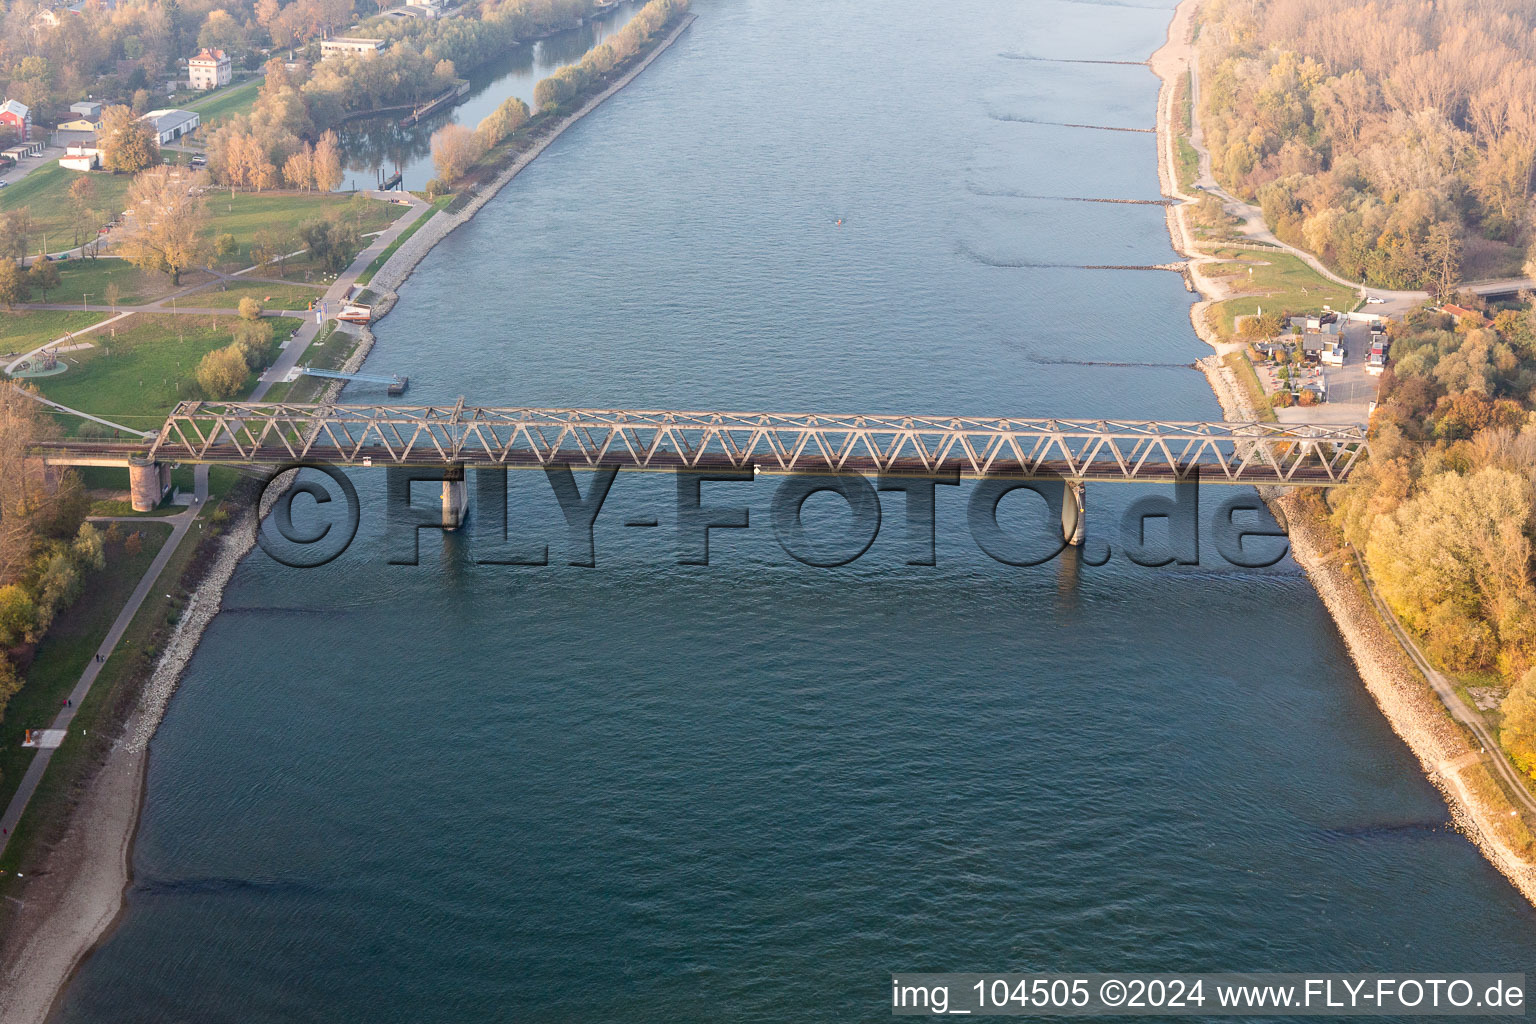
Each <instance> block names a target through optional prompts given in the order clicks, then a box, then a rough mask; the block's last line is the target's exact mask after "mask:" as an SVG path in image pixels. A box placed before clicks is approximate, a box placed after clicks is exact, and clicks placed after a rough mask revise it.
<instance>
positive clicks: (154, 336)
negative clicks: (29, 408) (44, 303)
mask: <svg viewBox="0 0 1536 1024" xmlns="http://www.w3.org/2000/svg"><path fill="white" fill-rule="evenodd" d="M234 322H235V318H234V317H233V316H230V315H221V316H211V315H210V316H189V315H181V316H171V315H169V314H155V313H135V314H134V315H133V316H132V317H130V318H128V319H127V320H123V321H120V322H119V324H117V325H115V326H116V328H117V336H116V337H115V338H114V337H97V338H95V339H93V340H94V341H95V342H96V347H95V348H93V349H91V350H89V351H85V352H73V353H70V354H69V355H68V356H66V357H65V358H66V360H67V361H68V362H69V363H70V364H71V365H70V368H69V370H68V371H66V372H64V373H61V374H59V375H57V376H54V377H39V378H37V380H36V383H37V385H38V387H39V388H40V389H41V391H42V392H43V394H44V395H46V396H47V397H48V398H51V399H53V400H54V401H55V402H59V403H60V404H62V405H67V406H69V407H70V408H72V409H79V410H81V411H82V412H89V413H94V414H95V415H97V416H101V417H104V418H106V419H109V420H113V421H116V422H118V423H122V424H123V425H124V426H128V427H134V428H136V429H140V430H153V429H155V428H157V427H158V426H160V425H161V424H162V423H164V422H165V417H166V415H167V414H168V413H169V412H170V411H171V408H172V407H173V406H175V404H176V403H177V402H178V401H181V400H183V399H192V398H199V397H201V393H200V392H199V390H198V387H197V377H196V374H197V364H198V363H199V362H200V361H201V360H202V358H203V356H205V355H207V354H208V353H209V352H212V351H213V350H214V349H216V348H222V347H224V346H225V345H228V344H229V343H230V341H231V334H230V329H231V327H232V326H233V324H234ZM267 322H268V323H270V324H271V325H272V330H273V332H274V333H275V334H276V336H277V337H279V338H282V337H286V336H287V335H288V333H289V332H291V331H292V330H293V329H294V328H295V327H297V326H298V325H299V321H298V320H296V319H293V318H291V317H273V318H269V320H268V321H267ZM254 383H255V381H254V377H253V378H252V379H251V380H250V381H249V382H248V387H249V386H254Z"/></svg>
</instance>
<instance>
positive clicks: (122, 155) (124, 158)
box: [96, 106, 160, 174]
mask: <svg viewBox="0 0 1536 1024" xmlns="http://www.w3.org/2000/svg"><path fill="white" fill-rule="evenodd" d="M96 144H97V146H98V147H99V148H100V149H101V166H102V167H103V168H104V169H105V170H108V171H112V172H113V173H114V174H117V173H128V174H132V173H134V172H135V171H142V170H143V169H144V168H146V167H150V166H152V165H154V164H156V163H159V162H160V140H159V139H158V138H156V137H155V133H154V131H153V129H151V128H150V126H149V125H148V124H145V123H144V122H143V121H140V120H138V119H137V118H136V117H134V114H133V111H132V110H130V109H129V108H127V107H124V106H115V107H108V108H107V109H106V110H103V111H102V112H101V129H100V130H99V131H98V132H97V133H96Z"/></svg>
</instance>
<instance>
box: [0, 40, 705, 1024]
mask: <svg viewBox="0 0 1536 1024" xmlns="http://www.w3.org/2000/svg"><path fill="white" fill-rule="evenodd" d="M695 17H696V16H695V15H692V14H689V15H686V16H685V17H683V18H682V19H680V20H679V22H678V24H677V25H675V26H673V28H672V29H671V30H670V31H668V32H667V34H666V35H664V36H663V37H661V38H660V39H659V40H657V41H656V43H655V44H653V46H652V47H651V49H650V51H649V52H648V53H647V54H646V55H645V56H644V57H643V58H642V59H640V60H639V61H637V62H636V63H635V65H634V66H633V67H631V68H629V69H628V70H627V71H625V72H624V73H623V74H622V75H620V76H619V77H618V78H617V79H615V80H614V81H613V82H612V83H610V84H609V85H608V86H607V87H606V88H604V89H603V90H602V91H601V92H599V93H597V94H596V95H594V96H592V97H591V98H590V99H588V100H587V101H586V102H585V103H583V104H582V105H581V106H580V107H579V108H577V109H576V110H573V111H572V112H571V113H569V114H568V115H565V116H564V117H562V118H560V120H559V121H558V123H556V124H555V125H553V126H551V127H550V128H549V129H548V130H547V131H546V133H545V134H544V135H543V136H542V137H541V138H540V139H539V140H538V141H537V142H536V143H535V144H534V145H532V146H531V147H530V148H529V149H527V150H526V151H524V152H522V153H520V154H519V155H518V156H517V158H516V159H515V160H514V161H513V162H512V163H511V164H509V165H508V166H507V167H506V168H505V169H503V170H502V171H500V172H499V173H498V174H497V175H496V176H495V177H494V178H493V179H492V180H491V181H490V182H489V183H487V184H486V185H484V186H482V187H481V188H480V189H479V191H478V192H477V193H476V194H475V195H474V196H473V197H472V198H471V199H470V200H469V201H468V202H467V203H465V205H464V206H463V208H462V209H460V210H458V211H456V212H452V213H450V212H448V211H444V212H442V213H440V214H438V215H437V216H435V217H432V218H431V220H430V221H428V222H426V223H425V224H424V225H423V227H421V228H420V229H419V230H417V231H416V232H415V233H414V234H412V235H411V236H410V238H408V239H407V240H406V241H405V242H404V243H403V244H401V245H400V246H399V248H397V249H396V250H395V251H394V253H393V254H392V255H391V256H390V257H389V259H388V260H387V261H386V262H385V263H384V265H383V266H381V267H380V268H379V269H378V270H377V271H376V272H375V273H374V275H373V278H372V281H371V282H370V285H371V286H372V287H373V289H374V290H375V291H376V292H380V293H381V299H380V300H379V301H378V302H377V303H375V310H376V316H377V317H381V316H383V315H385V314H387V313H388V312H389V310H390V309H391V308H392V307H393V306H394V304H395V303H396V302H397V301H398V298H399V296H398V293H397V291H396V289H398V288H399V286H400V285H401V284H402V283H404V281H405V280H406V278H408V277H409V276H410V274H411V272H412V271H413V270H414V269H415V268H416V266H417V264H419V263H420V262H421V260H422V259H423V258H425V256H426V254H427V253H428V252H429V251H431V249H432V247H433V246H435V245H436V244H437V243H438V242H440V241H442V240H443V239H444V238H446V237H447V236H448V235H449V234H450V233H451V232H452V231H453V230H454V229H455V228H457V227H459V226H460V225H462V224H464V223H467V222H468V221H469V219H470V218H471V217H473V216H474V215H475V213H477V212H478V211H479V210H480V209H481V208H482V207H483V206H484V205H485V204H486V203H487V202H489V201H490V200H491V198H492V197H493V196H495V195H496V193H497V192H499V191H500V190H501V189H502V188H503V187H504V186H505V185H506V184H507V183H508V182H510V181H511V180H512V179H513V178H514V177H516V176H517V175H518V174H519V173H520V172H521V171H522V170H523V169H524V168H525V167H527V166H528V165H529V164H530V163H532V162H533V161H534V160H535V159H536V158H537V157H538V156H539V154H540V153H542V152H543V151H544V150H545V149H547V148H548V146H549V144H550V143H551V142H553V141H554V140H555V139H556V138H558V137H559V136H560V135H561V134H562V133H563V132H564V131H565V130H566V129H567V128H569V127H570V126H571V125H573V124H575V123H576V122H577V121H579V120H580V119H581V118H583V117H585V116H586V115H587V114H589V113H591V112H592V111H593V110H595V109H597V107H599V106H600V105H601V104H602V103H603V102H604V101H605V100H607V99H608V98H610V97H611V96H613V95H614V94H616V93H617V92H619V91H620V90H621V89H623V88H624V87H625V86H627V85H629V84H630V83H631V82H633V81H634V80H635V78H637V77H638V76H639V75H640V73H641V72H642V71H644V70H645V69H646V68H647V67H649V66H650V64H651V63H652V62H653V61H654V60H655V59H656V58H657V57H659V56H660V55H661V54H662V53H663V52H665V51H666V50H667V49H668V48H669V47H670V46H671V45H672V44H673V43H674V42H675V41H676V40H677V39H678V37H679V36H680V35H681V34H682V33H683V31H684V30H686V29H687V28H688V26H689V25H691V24H692V23H693V20H694V18H695ZM358 335H359V341H358V344H357V346H356V347H355V348H354V350H353V351H352V353H351V354H350V355H349V357H348V359H347V361H346V364H345V365H344V367H343V370H344V371H354V370H356V369H358V368H360V367H361V365H362V363H363V362H364V360H365V359H366V358H367V355H368V352H369V350H370V349H371V348H372V344H373V333H372V332H371V331H370V330H369V329H368V328H366V327H363V328H360V329H359V331H358ZM341 387H342V385H341V383H340V382H337V383H335V384H332V385H330V386H328V387H327V388H326V390H325V392H324V393H323V394H322V395H321V397H320V398H319V399H318V401H319V402H320V403H322V404H324V403H328V402H334V401H335V400H336V399H337V397H338V396H339V394H340V391H341ZM262 511H263V512H264V511H265V509H263V510H262ZM258 522H259V517H257V516H247V517H245V518H243V519H242V520H241V521H240V522H239V524H238V525H236V526H235V527H233V528H232V529H230V531H229V532H228V533H227V534H226V535H225V536H224V537H223V538H221V540H220V542H219V548H218V551H217V554H216V555H215V557H214V561H213V564H212V566H211V567H210V568H209V569H208V571H207V572H206V574H205V575H204V576H203V577H202V580H201V582H200V583H199V584H198V586H197V587H196V589H195V591H194V592H193V594H192V596H191V598H190V601H189V603H188V605H187V607H186V608H185V609H184V611H183V613H182V615H181V618H180V619H179V621H178V622H177V625H176V629H175V631H174V633H173V634H172V636H171V638H170V640H169V642H168V643H167V646H166V648H165V650H164V652H163V653H162V654H161V656H160V658H159V660H158V662H157V663H156V665H155V668H154V671H153V674H152V675H151V677H150V679H149V681H148V682H147V683H146V684H145V686H144V687H143V689H142V690H141V693H140V696H139V698H138V700H137V701H136V702H135V705H134V708H133V710H132V711H131V712H130V713H129V715H128V717H127V719H126V721H125V722H124V725H123V727H122V734H121V736H120V737H119V738H118V740H117V741H116V742H115V744H114V745H113V747H112V750H111V752H110V754H109V755H108V756H107V758H106V761H105V763H104V764H103V765H102V767H101V768H100V769H99V770H97V771H96V772H95V774H94V775H92V777H91V779H90V781H89V782H88V783H87V784H86V785H85V787H84V789H83V792H82V794H81V797H80V800H79V802H78V803H77V804H76V806H75V807H74V809H73V812H72V813H71V815H70V820H69V823H68V825H67V826H65V829H64V833H63V835H62V837H61V839H60V840H59V842H58V843H57V844H56V845H55V846H54V847H53V848H52V849H51V850H50V851H49V865H48V869H47V872H46V874H43V875H41V876H40V877H35V878H34V879H31V880H29V885H28V887H27V888H26V890H25V891H24V893H23V901H22V906H21V910H20V911H19V912H18V914H17V915H16V917H15V918H14V919H13V922H12V925H11V927H10V928H9V929H8V932H7V934H6V935H5V936H4V939H3V942H0V951H3V953H4V954H5V960H6V963H7V966H6V968H5V972H4V974H3V975H0V1021H4V1022H5V1024H42V1022H43V1021H44V1020H45V1019H46V1018H47V1016H48V1014H49V1013H50V1012H51V1011H52V1009H53V1007H54V1006H55V1004H56V1002H57V1000H58V999H59V997H60V996H61V995H62V993H63V990H64V987H65V985H66V984H67V983H68V981H69V979H70V977H71V976H72V975H73V973H74V971H75V970H76V969H78V967H79V965H80V964H81V963H82V962H83V961H84V960H85V958H86V956H87V955H89V953H90V952H91V951H92V950H93V949H95V948H96V946H97V945H98V944H100V943H101V942H102V941H103V940H104V939H105V938H106V937H107V935H109V934H110V932H111V929H112V927H113V925H114V924H115V922H116V921H117V919H118V917H119V915H120V914H121V912H122V909H123V906H124V894H125V893H126V891H127V887H128V885H129V884H130V883H131V882H132V878H133V876H132V849H133V840H134V836H135V834H136V832H137V829H138V822H139V813H140V809H141V806H142V801H143V796H144V782H145V772H146V770H147V767H148V760H149V743H150V740H151V739H152V738H153V736H154V732H155V729H156V727H157V726H158V725H159V723H160V719H161V717H162V716H163V715H164V713H165V710H166V708H167V707H168V705H169V702H170V699H171V697H172V695H173V694H174V693H175V690H176V687H177V685H178V684H179V682H180V679H181V674H182V672H183V671H184V670H185V668H186V666H187V664H188V663H189V662H190V660H191V657H192V655H193V653H194V652H195V651H196V649H197V645H198V642H199V641H200V640H201V638H202V635H203V631H204V630H205V629H206V628H207V626H208V624H209V623H210V622H212V621H213V618H214V616H215V615H216V614H217V613H218V610H219V608H220V606H221V605H222V602H223V595H224V589H225V587H226V586H227V585H228V583H229V580H230V579H231V578H232V577H233V575H234V571H235V568H236V567H237V566H238V565H239V563H240V560H241V559H243V558H244V557H245V555H246V554H247V553H248V552H249V551H250V549H251V547H252V546H253V545H254V543H255V528H256V524H257V523H258Z"/></svg>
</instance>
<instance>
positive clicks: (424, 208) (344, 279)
mask: <svg viewBox="0 0 1536 1024" xmlns="http://www.w3.org/2000/svg"><path fill="white" fill-rule="evenodd" d="M372 194H373V195H374V196H385V197H391V198H405V199H409V200H410V201H411V208H410V209H409V210H407V211H406V213H405V216H403V217H401V218H400V219H399V220H397V221H395V222H394V223H393V224H391V225H390V226H389V227H388V228H387V229H385V230H384V231H382V232H380V233H379V234H378V235H377V236H376V237H375V238H374V240H373V241H372V242H369V243H368V247H367V248H366V249H364V250H363V251H362V252H360V253H358V254H357V258H356V259H354V260H353V261H352V264H351V266H349V267H347V269H346V270H343V271H342V272H341V273H340V274H339V275H338V276H337V278H336V281H335V283H334V284H332V285H331V286H330V287H329V288H327V289H326V291H325V296H324V298H325V302H326V305H327V306H330V307H332V308H338V309H339V308H340V303H341V302H342V301H344V300H345V299H346V298H347V296H348V295H350V294H351V291H352V286H353V285H355V284H356V283H357V279H358V278H359V277H361V276H362V274H363V271H365V270H367V269H368V265H369V264H370V263H372V262H373V261H374V258H375V257H376V256H378V255H379V253H381V252H383V251H384V250H385V249H387V248H389V246H390V244H391V243H393V242H394V240H395V239H397V238H399V237H400V236H401V235H402V234H404V233H405V232H406V230H407V229H409V228H410V226H411V225H412V224H415V223H416V222H417V221H418V220H420V219H421V218H422V217H424V216H426V215H427V213H428V212H430V211H431V209H432V205H431V204H430V203H426V202H423V201H422V200H420V199H418V198H416V197H415V196H413V195H411V194H410V193H409V192H375V193H372ZM299 315H301V316H304V317H305V321H304V326H303V327H300V328H299V331H298V333H297V334H295V335H294V336H293V339H292V340H291V341H289V342H288V344H287V345H285V346H284V347H283V352H282V355H280V356H278V358H277V362H275V363H273V364H272V368H271V369H269V370H268V371H267V372H266V373H264V374H262V375H261V380H260V381H259V382H258V383H257V385H256V390H255V391H252V392H251V398H250V400H251V401H252V402H259V401H261V400H262V399H263V398H265V397H266V395H267V392H268V391H270V390H271V389H272V385H273V384H277V383H279V382H280V381H282V380H284V379H285V378H286V377H287V376H288V373H289V371H290V370H292V369H293V368H294V367H295V366H298V365H299V360H300V359H302V358H304V352H305V351H306V350H307V349H308V348H309V345H310V342H312V341H314V340H315V337H316V336H317V335H318V334H319V333H320V327H321V325H320V324H319V323H317V322H316V319H315V315H314V314H313V313H304V314H299Z"/></svg>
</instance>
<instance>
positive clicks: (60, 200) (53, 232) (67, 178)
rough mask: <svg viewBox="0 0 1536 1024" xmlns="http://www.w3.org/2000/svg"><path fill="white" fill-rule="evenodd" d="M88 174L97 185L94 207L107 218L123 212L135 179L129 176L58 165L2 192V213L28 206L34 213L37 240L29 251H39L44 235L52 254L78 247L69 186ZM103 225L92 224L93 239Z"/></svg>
mask: <svg viewBox="0 0 1536 1024" xmlns="http://www.w3.org/2000/svg"><path fill="white" fill-rule="evenodd" d="M87 175H89V176H90V177H91V178H92V179H93V180H94V181H95V182H96V198H95V199H94V200H92V203H91V205H92V206H93V207H94V208H95V209H97V210H100V211H102V212H103V213H105V214H106V217H107V218H108V219H110V218H111V217H112V216H113V215H115V214H117V213H119V212H121V211H122V209H123V203H124V200H125V198H126V196H127V195H128V183H129V182H130V181H131V180H132V178H131V177H130V176H129V175H126V174H101V173H91V172H88V171H70V170H66V169H64V168H63V167H60V166H59V165H58V164H56V163H55V164H48V165H47V166H45V167H39V168H37V169H36V170H35V171H33V172H32V173H30V174H28V175H27V176H26V177H25V178H23V179H21V180H20V181H19V182H17V183H16V184H14V185H11V186H10V187H8V188H4V189H0V213H4V212H8V211H10V210H14V209H16V208H17V207H20V206H25V207H26V208H27V209H28V211H30V212H31V214H32V232H33V236H34V237H32V238H30V239H29V240H28V242H27V248H28V250H29V251H31V252H34V253H35V252H37V251H38V250H40V249H41V248H42V247H43V242H44V237H45V236H46V239H47V245H48V251H49V252H60V251H62V250H64V249H68V248H70V247H71V246H73V245H74V244H75V233H74V222H75V215H74V210H73V209H72V208H71V207H70V203H69V187H70V185H72V184H74V183H75V181H76V179H79V178H83V177H86V176H87ZM102 223H105V221H102V222H101V223H93V224H91V226H90V229H89V230H90V237H91V238H94V237H96V229H97V228H98V227H100V226H101V224H102ZM85 240H86V239H82V241H85Z"/></svg>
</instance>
